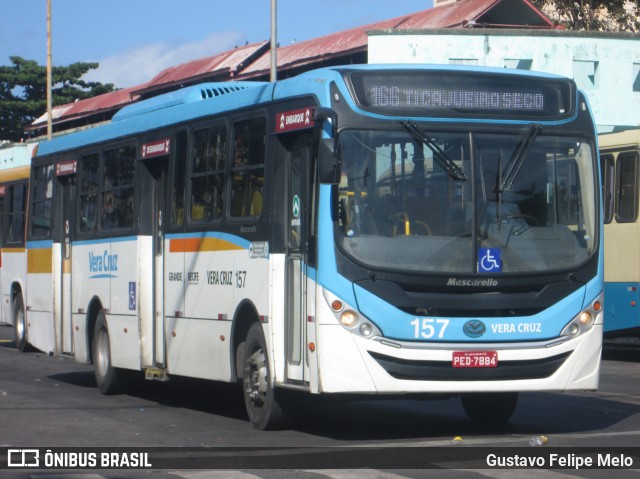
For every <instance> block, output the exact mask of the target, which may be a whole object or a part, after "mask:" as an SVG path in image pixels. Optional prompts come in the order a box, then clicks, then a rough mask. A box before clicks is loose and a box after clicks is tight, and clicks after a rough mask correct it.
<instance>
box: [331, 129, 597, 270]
mask: <svg viewBox="0 0 640 479" xmlns="http://www.w3.org/2000/svg"><path fill="white" fill-rule="evenodd" d="M593 151H594V150H593V145H592V144H591V142H589V141H587V140H585V139H584V138H578V137H567V136H552V135H545V134H544V132H540V131H539V129H538V128H532V129H531V130H529V131H524V132H523V131H515V132H513V133H511V134H509V133H475V132H471V131H466V132H445V131H426V130H424V129H422V128H420V127H419V126H418V125H416V124H413V123H412V124H411V127H408V126H407V124H406V122H405V123H403V124H402V128H400V129H398V130H397V131H382V130H375V131H374V130H370V131H367V130H345V131H343V132H341V134H340V140H339V152H340V159H341V164H342V173H341V180H340V184H339V195H338V198H339V223H338V227H339V233H338V242H339V246H340V247H341V249H342V250H343V252H345V253H346V254H347V255H348V256H349V257H351V258H352V259H353V260H354V261H356V262H357V263H359V264H361V265H362V266H364V267H366V268H370V269H372V270H389V271H398V272H403V271H407V272H414V273H415V272H418V271H420V272H427V273H449V274H450V273H455V274H483V273H486V274H491V273H522V272H532V271H536V272H545V271H558V270H569V269H573V268H575V267H576V266H577V265H579V264H581V263H583V262H584V261H585V260H586V259H587V258H588V257H589V256H590V255H591V254H592V253H594V252H595V251H596V241H597V237H596V225H597V221H596V217H597V214H598V212H597V209H596V205H597V202H596V201H597V192H596V190H595V188H594V186H593V185H594V184H596V181H595V170H594V161H595V157H594V153H593Z"/></svg>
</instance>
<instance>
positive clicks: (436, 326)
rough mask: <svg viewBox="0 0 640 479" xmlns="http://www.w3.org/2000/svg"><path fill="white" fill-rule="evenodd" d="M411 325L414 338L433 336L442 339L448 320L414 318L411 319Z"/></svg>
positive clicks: (429, 337)
mask: <svg viewBox="0 0 640 479" xmlns="http://www.w3.org/2000/svg"><path fill="white" fill-rule="evenodd" d="M411 326H413V337H414V338H416V339H431V338H433V337H434V336H436V337H437V338H438V339H442V338H443V337H444V332H445V330H446V329H447V326H449V320H448V319H431V318H423V319H420V318H416V319H414V320H413V321H411Z"/></svg>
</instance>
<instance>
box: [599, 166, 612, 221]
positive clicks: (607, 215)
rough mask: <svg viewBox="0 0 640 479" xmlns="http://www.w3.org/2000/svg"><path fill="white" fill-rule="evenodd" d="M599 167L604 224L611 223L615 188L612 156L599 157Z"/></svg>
mask: <svg viewBox="0 0 640 479" xmlns="http://www.w3.org/2000/svg"><path fill="white" fill-rule="evenodd" d="M600 165H601V169H602V202H603V204H604V222H605V223H611V221H612V220H613V211H614V201H613V190H614V187H615V184H614V180H615V169H614V160H613V155H602V156H601V157H600Z"/></svg>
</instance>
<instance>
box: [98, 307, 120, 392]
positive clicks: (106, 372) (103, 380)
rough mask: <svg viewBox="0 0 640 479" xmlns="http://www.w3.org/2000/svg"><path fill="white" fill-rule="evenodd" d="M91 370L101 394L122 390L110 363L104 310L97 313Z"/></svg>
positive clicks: (109, 348) (109, 346) (114, 369)
mask: <svg viewBox="0 0 640 479" xmlns="http://www.w3.org/2000/svg"><path fill="white" fill-rule="evenodd" d="M92 352H93V372H94V375H95V377H96V385H97V386H98V390H99V391H100V392H101V393H102V394H117V393H119V392H121V391H122V381H121V378H120V377H119V376H118V370H117V369H116V368H114V367H113V366H112V365H111V342H110V340H109V330H108V329H107V318H106V316H105V314H104V311H100V312H99V313H98V318H97V320H96V325H95V328H94V334H93V345H92Z"/></svg>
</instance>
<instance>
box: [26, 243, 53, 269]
mask: <svg viewBox="0 0 640 479" xmlns="http://www.w3.org/2000/svg"><path fill="white" fill-rule="evenodd" d="M51 258H52V253H51V248H37V249H30V250H29V251H27V273H31V274H37V273H51V272H52V271H53V267H52V264H51Z"/></svg>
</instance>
